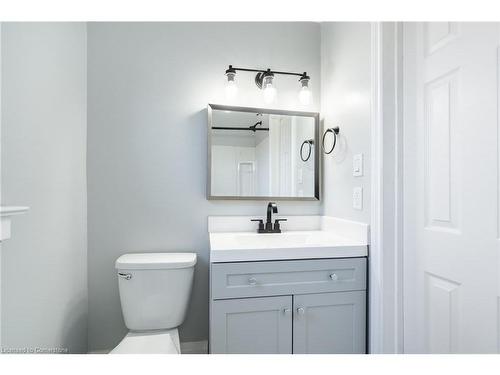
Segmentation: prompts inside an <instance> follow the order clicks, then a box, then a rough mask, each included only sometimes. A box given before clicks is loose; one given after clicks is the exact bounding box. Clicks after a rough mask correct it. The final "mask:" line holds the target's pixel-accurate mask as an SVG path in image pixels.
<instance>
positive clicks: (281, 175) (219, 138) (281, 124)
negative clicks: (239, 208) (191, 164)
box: [208, 105, 319, 199]
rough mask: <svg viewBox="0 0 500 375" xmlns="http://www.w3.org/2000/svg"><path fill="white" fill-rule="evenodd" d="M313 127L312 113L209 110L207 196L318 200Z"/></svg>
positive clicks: (228, 108) (214, 197) (315, 141)
mask: <svg viewBox="0 0 500 375" xmlns="http://www.w3.org/2000/svg"><path fill="white" fill-rule="evenodd" d="M210 120H211V121H210ZM317 127H318V115H317V114H316V113H305V112H289V111H277V110H273V111H270V110H261V109H252V108H234V109H233V108H231V107H221V106H215V105H212V106H209V139H210V142H209V151H210V159H211V161H210V166H209V167H210V171H209V175H210V180H209V182H208V183H209V184H210V186H209V198H212V199H252V198H253V199H259V198H261V199H266V198H271V197H276V198H287V199H318V198H319V197H318V189H319V187H318V174H317V169H318V168H317V160H318V151H317V147H316V145H317V144H318V143H317Z"/></svg>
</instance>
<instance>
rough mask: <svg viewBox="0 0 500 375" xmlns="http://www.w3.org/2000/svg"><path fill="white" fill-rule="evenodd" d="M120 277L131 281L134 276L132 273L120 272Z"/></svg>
mask: <svg viewBox="0 0 500 375" xmlns="http://www.w3.org/2000/svg"><path fill="white" fill-rule="evenodd" d="M118 276H120V277H121V278H122V279H125V280H130V279H131V278H132V274H130V273H123V272H118Z"/></svg>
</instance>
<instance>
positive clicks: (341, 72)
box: [321, 22, 371, 223]
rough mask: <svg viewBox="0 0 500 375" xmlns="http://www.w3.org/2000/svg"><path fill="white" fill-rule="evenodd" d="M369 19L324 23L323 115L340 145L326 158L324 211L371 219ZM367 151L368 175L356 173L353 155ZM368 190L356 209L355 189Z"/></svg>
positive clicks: (325, 125) (365, 164) (349, 217)
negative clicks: (337, 131)
mask: <svg viewBox="0 0 500 375" xmlns="http://www.w3.org/2000/svg"><path fill="white" fill-rule="evenodd" d="M370 38H371V32H370V23H368V22H326V23H322V24H321V116H322V119H323V123H324V127H325V128H330V127H332V126H340V134H341V136H340V144H339V145H338V146H337V147H336V149H335V151H334V152H333V153H332V154H331V155H326V156H325V158H324V165H323V166H324V175H323V186H324V195H323V197H324V203H323V204H324V208H323V212H324V214H325V215H330V216H337V217H341V218H345V219H351V220H357V221H361V222H365V223H370V174H371V171H370V120H371V104H370V100H371V71H370V59H371V56H370V46H371V44H370V40H371V39H370ZM359 153H363V155H364V176H363V177H353V175H352V159H353V155H355V154H359ZM355 186H361V187H362V188H363V198H364V199H363V210H361V211H359V210H355V209H353V208H352V189H353V187H355Z"/></svg>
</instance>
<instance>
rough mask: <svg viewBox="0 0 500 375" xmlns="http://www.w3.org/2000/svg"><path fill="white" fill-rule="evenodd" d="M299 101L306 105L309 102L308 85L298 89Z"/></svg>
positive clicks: (309, 91) (309, 92)
mask: <svg viewBox="0 0 500 375" xmlns="http://www.w3.org/2000/svg"><path fill="white" fill-rule="evenodd" d="M299 101H300V103H301V104H302V105H308V104H310V103H311V90H309V87H302V88H301V89H300V91H299Z"/></svg>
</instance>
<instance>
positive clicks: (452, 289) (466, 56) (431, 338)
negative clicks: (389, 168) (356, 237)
mask: <svg viewBox="0 0 500 375" xmlns="http://www.w3.org/2000/svg"><path fill="white" fill-rule="evenodd" d="M499 35H500V33H499V27H498V24H494V23H447V22H438V23H419V24H412V23H409V24H405V26H404V73H403V75H404V87H405V96H404V97H405V100H404V142H405V144H404V170H405V178H404V211H405V213H404V221H405V224H404V228H405V234H404V245H405V250H404V350H405V352H406V353H413V352H418V353H491V352H496V351H497V350H498V346H499V341H498V340H499V329H498V325H499V306H500V299H499V297H498V296H499V293H498V292H499V284H498V276H499V261H498V259H499V252H498V238H499V232H500V231H499V220H498V215H499V210H498V207H499V203H498V201H499V199H498V198H499V196H498V168H499V167H498V160H499V159H498V158H499V152H498V126H499V123H498V115H497V109H498V96H499V86H498V72H499V55H498V46H499Z"/></svg>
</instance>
